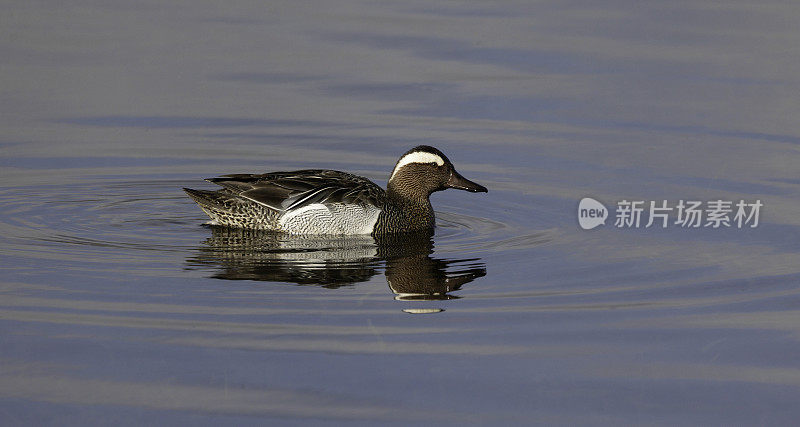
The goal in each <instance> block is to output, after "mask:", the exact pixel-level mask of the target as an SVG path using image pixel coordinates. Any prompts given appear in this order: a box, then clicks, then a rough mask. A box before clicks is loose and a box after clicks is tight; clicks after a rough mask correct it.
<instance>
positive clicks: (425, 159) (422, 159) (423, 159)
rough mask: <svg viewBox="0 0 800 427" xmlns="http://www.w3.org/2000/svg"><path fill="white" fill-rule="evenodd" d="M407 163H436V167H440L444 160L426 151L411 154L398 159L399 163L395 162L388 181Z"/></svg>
mask: <svg viewBox="0 0 800 427" xmlns="http://www.w3.org/2000/svg"><path fill="white" fill-rule="evenodd" d="M409 163H436V165H437V166H441V165H443V164H444V160H443V159H442V158H441V157H439V156H438V155H436V154H433V153H428V152H426V151H415V152H413V153H410V154H406V155H405V156H403V158H401V159H400V161H398V162H397V166H395V167H394V170H393V171H392V176H391V177H389V181H391V180H392V178H394V175H395V174H396V173H397V171H399V170H400V168H402V167H403V166H405V165H407V164H409Z"/></svg>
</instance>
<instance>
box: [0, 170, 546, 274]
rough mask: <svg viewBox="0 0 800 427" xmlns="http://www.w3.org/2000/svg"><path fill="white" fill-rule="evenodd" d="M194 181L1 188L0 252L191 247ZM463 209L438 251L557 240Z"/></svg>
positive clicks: (452, 216)
mask: <svg viewBox="0 0 800 427" xmlns="http://www.w3.org/2000/svg"><path fill="white" fill-rule="evenodd" d="M190 183H191V182H190V181H187V180H179V179H171V180H127V181H119V180H116V181H107V182H99V183H98V182H85V183H70V184H68V185H67V184H65V185H40V186H19V187H9V188H5V189H2V190H0V217H2V220H0V232H2V233H3V235H4V236H5V239H6V242H7V244H6V245H4V247H3V248H2V249H0V253H2V254H4V255H11V254H13V255H14V256H15V257H31V258H46V259H58V260H64V261H69V260H79V261H86V260H90V259H93V258H99V257H102V258H103V259H104V260H110V259H113V258H114V257H115V256H123V254H124V258H125V260H126V262H136V261H145V260H147V259H152V258H153V257H158V256H160V255H159V253H164V252H186V251H191V250H193V249H195V248H197V247H198V244H199V243H200V242H201V241H202V237H203V235H204V234H205V235H207V231H205V230H204V229H203V228H201V227H199V225H200V224H202V223H203V222H204V221H205V220H206V218H205V216H204V215H203V214H202V212H200V211H199V210H198V209H197V208H196V206H194V204H193V203H192V202H191V201H190V200H189V199H188V198H186V197H185V195H184V194H183V193H182V192H181V191H180V188H181V187H183V186H186V185H187V184H190ZM459 209H464V208H463V207H457V206H444V210H443V211H438V212H437V230H436V236H435V242H436V250H437V251H443V252H476V251H499V250H515V249H521V248H528V247H531V246H535V245H541V244H545V243H547V242H548V241H550V240H551V239H552V234H553V233H552V231H548V230H545V231H540V230H530V229H526V228H525V227H522V226H520V225H517V224H519V223H521V221H519V220H520V219H522V218H523V217H524V215H523V213H522V212H513V211H511V212H508V211H507V210H505V211H504V210H502V209H500V207H492V206H489V207H488V209H487V210H486V212H485V213H487V214H489V215H492V216H495V215H496V216H497V217H498V218H500V219H499V220H498V219H488V218H484V217H478V216H474V215H469V214H465V213H460V212H458V210H459ZM514 215H517V218H514ZM515 219H516V220H517V221H516V224H515V221H514V220H515ZM301 249H303V250H311V251H322V252H324V251H325V250H326V248H320V247H314V246H313V245H312V246H311V247H306V248H294V249H292V250H301ZM328 249H329V248H328ZM137 254H138V255H137Z"/></svg>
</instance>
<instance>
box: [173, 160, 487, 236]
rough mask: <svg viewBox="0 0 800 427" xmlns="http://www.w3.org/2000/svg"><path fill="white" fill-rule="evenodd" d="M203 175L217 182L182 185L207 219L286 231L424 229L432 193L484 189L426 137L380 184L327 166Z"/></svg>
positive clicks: (431, 219)
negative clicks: (207, 186)
mask: <svg viewBox="0 0 800 427" xmlns="http://www.w3.org/2000/svg"><path fill="white" fill-rule="evenodd" d="M206 181H209V182H212V183H214V184H217V185H219V186H220V187H222V188H221V189H219V190H193V189H190V188H184V189H183V190H184V191H185V192H186V193H187V194H188V195H189V197H190V198H192V200H194V201H195V202H196V203H197V204H198V205H199V206H200V208H201V209H202V210H203V211H204V212H205V213H206V214H207V215H208V216H209V217H210V218H211V222H209V224H210V225H218V226H227V227H235V228H245V229H255V230H269V231H275V232H279V233H285V234H291V235H367V234H368V235H373V236H376V235H387V234H394V233H412V232H414V233H419V232H423V233H432V232H433V229H434V226H435V220H436V219H435V214H434V211H433V207H432V205H431V202H430V196H431V194H432V193H434V192H436V191H441V190H446V189H448V188H454V189H458V190H465V191H469V192H473V193H486V192H488V190H487V189H486V187H484V186H482V185H480V184H477V183H475V182H472V181H470V180H468V179H466V178H464V177H463V176H462V175H461V174H460V173H458V172H457V171H456V169H455V167H454V166H453V164H452V163H451V162H450V159H448V158H447V156H445V155H444V153H442V152H441V151H439V150H438V149H436V148H434V147H431V146H428V145H420V146H417V147H414V148H412V149H410V150H408V151H407V152H405V153H404V154H403V155H402V156H400V159H398V160H397V163H395V166H394V169H392V173H391V175H390V176H389V181H388V183H387V185H386V190H384V189H383V188H381V187H380V186H378V185H377V184H375V183H373V182H372V181H370V180H369V179H367V178H365V177H362V176H358V175H354V174H351V173H347V172H341V171H336V170H327V169H304V170H297V171H291V172H269V173H263V174H230V175H222V176H220V177H217V178H208V179H206Z"/></svg>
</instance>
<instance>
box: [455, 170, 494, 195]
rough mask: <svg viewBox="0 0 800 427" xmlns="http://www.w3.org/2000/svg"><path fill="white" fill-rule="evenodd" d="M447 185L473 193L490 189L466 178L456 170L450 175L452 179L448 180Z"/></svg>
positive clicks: (485, 191)
mask: <svg viewBox="0 0 800 427" xmlns="http://www.w3.org/2000/svg"><path fill="white" fill-rule="evenodd" d="M447 187H448V188H457V189H459V190H466V191H470V192H472V193H487V192H488V191H489V190H487V189H486V187H484V186H482V185H480V184H476V183H474V182H472V181H470V180H468V179H467V178H464V177H463V176H461V174H460V173H458V172H456V171H453V174H452V175H450V179H449V180H448V181H447Z"/></svg>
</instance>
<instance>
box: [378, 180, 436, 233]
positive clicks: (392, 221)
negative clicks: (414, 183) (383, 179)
mask: <svg viewBox="0 0 800 427" xmlns="http://www.w3.org/2000/svg"><path fill="white" fill-rule="evenodd" d="M428 197H429V194H427V193H410V192H403V191H399V190H398V189H397V188H395V187H394V186H393V185H391V183H390V184H389V186H388V188H387V191H386V198H387V204H386V207H385V210H384V211H385V213H386V221H387V223H386V226H387V227H388V228H389V229H391V230H396V231H420V230H433V226H434V224H435V223H436V218H435V216H434V213H433V206H431V201H430V199H429V198H428Z"/></svg>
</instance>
